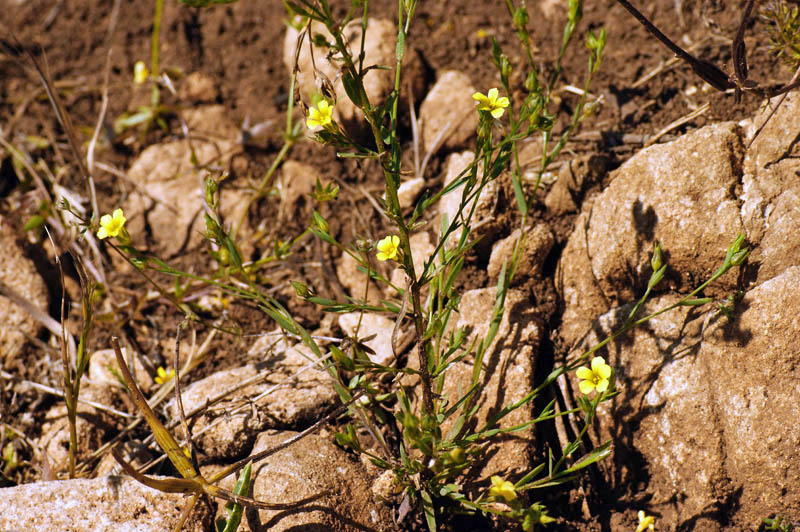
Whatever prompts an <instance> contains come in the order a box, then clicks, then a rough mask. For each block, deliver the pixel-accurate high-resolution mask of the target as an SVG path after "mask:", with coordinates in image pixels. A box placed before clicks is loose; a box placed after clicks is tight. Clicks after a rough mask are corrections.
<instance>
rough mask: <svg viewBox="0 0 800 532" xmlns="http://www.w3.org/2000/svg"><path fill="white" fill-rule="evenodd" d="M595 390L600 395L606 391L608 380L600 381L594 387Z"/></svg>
mask: <svg viewBox="0 0 800 532" xmlns="http://www.w3.org/2000/svg"><path fill="white" fill-rule="evenodd" d="M595 389H596V390H597V391H598V392H600V393H603V392H604V391H606V390H608V379H603V380H601V381H600V382H599V383H598V384H597V386H595Z"/></svg>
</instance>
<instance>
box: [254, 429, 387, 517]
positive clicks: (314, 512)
mask: <svg viewBox="0 0 800 532" xmlns="http://www.w3.org/2000/svg"><path fill="white" fill-rule="evenodd" d="M293 435H294V433H291V432H278V433H263V434H261V435H259V437H258V441H257V442H256V445H255V447H254V448H253V452H254V453H256V452H260V451H264V450H267V449H270V448H272V447H275V446H277V445H279V444H281V443H283V442H284V441H285V440H287V439H288V438H289V437H291V436H293ZM253 479H254V480H253V496H254V498H256V499H257V500H261V501H265V502H280V503H288V502H292V501H299V500H302V499H308V498H312V500H311V501H309V502H308V503H306V504H301V505H298V508H297V509H296V510H295V509H293V510H259V511H258V512H256V511H254V510H247V511H246V513H245V515H246V517H245V519H243V520H242V525H245V524H246V525H247V527H248V528H249V530H253V531H255V530H270V531H275V532H281V531H284V530H286V531H289V530H310V531H328V532H339V531H341V532H345V531H347V532H350V531H356V530H360V531H387V532H390V531H392V530H395V529H396V528H395V526H394V523H393V522H392V518H391V510H390V508H389V507H388V506H385V505H383V504H380V503H375V502H373V501H372V495H371V493H370V485H371V483H372V479H371V478H370V477H369V476H368V475H367V474H366V472H365V470H364V468H363V466H362V465H361V464H360V463H359V462H358V461H357V460H356V459H354V458H353V457H351V455H349V454H347V453H345V452H344V451H342V450H341V449H340V448H338V447H336V445H334V444H333V443H331V441H330V440H329V439H327V438H324V437H322V436H318V435H316V434H312V435H310V436H307V437H305V438H303V439H301V440H299V441H298V442H296V443H293V444H292V445H290V446H289V447H287V448H286V449H283V450H281V451H279V452H277V453H275V454H274V455H272V456H270V457H268V458H266V459H265V460H264V461H261V462H258V463H257V464H255V465H254V466H253Z"/></svg>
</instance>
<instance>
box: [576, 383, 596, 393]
mask: <svg viewBox="0 0 800 532" xmlns="http://www.w3.org/2000/svg"><path fill="white" fill-rule="evenodd" d="M578 388H580V390H581V393H582V394H583V395H588V394H589V393H591V391H592V390H594V383H592V381H581V382H579V383H578Z"/></svg>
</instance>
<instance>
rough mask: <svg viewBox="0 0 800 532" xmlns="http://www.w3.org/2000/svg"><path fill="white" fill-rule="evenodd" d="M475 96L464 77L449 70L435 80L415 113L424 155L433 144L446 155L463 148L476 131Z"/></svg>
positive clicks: (473, 89)
mask: <svg viewBox="0 0 800 532" xmlns="http://www.w3.org/2000/svg"><path fill="white" fill-rule="evenodd" d="M475 92H477V91H476V90H475V87H473V86H472V82H471V81H470V79H469V76H467V75H466V74H462V73H461V72H456V71H454V70H449V71H447V72H443V73H442V74H441V75H440V76H439V79H438V80H437V81H436V83H435V84H434V85H433V87H432V88H431V90H430V92H428V95H427V96H425V100H423V102H422V106H421V107H420V111H419V117H420V121H421V122H422V138H423V146H424V148H425V153H426V154H427V153H429V152H431V150H433V148H434V147H435V146H436V145H437V144H438V145H439V146H441V147H442V148H444V149H445V150H447V151H453V150H457V149H463V148H465V147H466V145H467V141H469V140H470V139H471V138H473V136H474V135H475V130H476V128H477V127H478V111H477V109H476V108H475V100H474V99H473V98H472V95H473V94H475Z"/></svg>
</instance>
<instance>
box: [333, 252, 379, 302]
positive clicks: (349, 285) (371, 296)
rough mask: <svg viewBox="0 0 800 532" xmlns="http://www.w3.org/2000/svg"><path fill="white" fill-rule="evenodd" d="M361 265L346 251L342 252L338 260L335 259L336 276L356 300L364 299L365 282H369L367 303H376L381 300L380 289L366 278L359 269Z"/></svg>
mask: <svg viewBox="0 0 800 532" xmlns="http://www.w3.org/2000/svg"><path fill="white" fill-rule="evenodd" d="M359 267H361V265H360V264H359V263H358V262H357V261H356V259H354V258H353V257H351V256H350V255H349V254H348V253H342V256H341V257H340V258H339V260H337V261H336V277H338V278H339V282H340V283H341V284H342V286H343V287H345V288H346V289H347V291H348V292H349V295H350V297H353V298H355V299H357V300H358V301H363V300H364V290H365V289H366V284H367V283H369V290H368V292H367V294H366V295H367V303H369V304H370V305H378V304H380V302H381V291H380V288H378V285H377V284H376V283H375V282H374V281H371V280H368V279H367V274H366V273H365V272H362V271H361V270H359Z"/></svg>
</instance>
